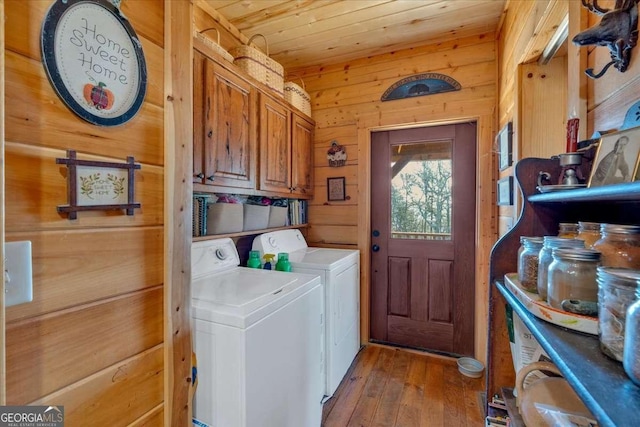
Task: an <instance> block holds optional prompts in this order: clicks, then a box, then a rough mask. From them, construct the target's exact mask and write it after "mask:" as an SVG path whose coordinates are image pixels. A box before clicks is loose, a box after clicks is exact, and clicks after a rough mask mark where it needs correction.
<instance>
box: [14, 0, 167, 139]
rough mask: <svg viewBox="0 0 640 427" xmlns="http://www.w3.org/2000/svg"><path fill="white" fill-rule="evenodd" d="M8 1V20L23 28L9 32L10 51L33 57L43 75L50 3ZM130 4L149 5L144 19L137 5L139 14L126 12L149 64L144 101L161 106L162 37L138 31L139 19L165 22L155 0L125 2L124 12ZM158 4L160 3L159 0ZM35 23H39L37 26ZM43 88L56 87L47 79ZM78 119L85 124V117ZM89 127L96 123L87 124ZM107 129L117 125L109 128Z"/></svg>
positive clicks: (26, 58) (158, 22) (149, 21)
mask: <svg viewBox="0 0 640 427" xmlns="http://www.w3.org/2000/svg"><path fill="white" fill-rule="evenodd" d="M9 3H10V5H11V7H10V8H9V9H8V14H7V20H11V21H12V24H11V26H12V28H20V31H17V32H15V33H8V35H7V42H6V47H7V50H10V51H12V52H14V53H15V54H17V55H19V56H23V57H24V60H28V59H31V60H33V62H34V63H35V64H36V66H35V68H36V69H37V70H36V71H37V72H39V73H42V75H44V73H45V71H44V67H43V66H42V57H41V48H40V33H41V31H42V25H41V22H42V21H43V20H44V17H45V15H46V12H47V10H48V9H49V6H50V5H51V3H49V2H46V1H28V2H23V1H16V0H11V1H10V2H9ZM131 4H136V5H142V4H147V5H148V6H149V11H148V12H147V13H145V14H144V18H142V19H141V20H140V21H136V19H140V18H141V13H142V12H143V11H142V10H141V9H139V8H137V7H136V8H134V9H138V10H137V11H136V14H135V15H133V16H132V15H129V14H127V18H129V19H130V20H131V22H133V25H134V29H135V30H136V33H137V34H138V37H139V39H140V42H141V43H142V49H143V51H144V57H145V62H146V65H147V92H146V95H145V103H151V104H153V105H156V106H159V107H162V103H163V101H162V85H161V82H162V71H163V70H162V56H163V48H162V40H160V43H157V40H149V39H148V38H146V37H145V36H144V34H142V33H140V32H138V27H139V26H138V22H146V23H155V25H160V23H161V22H162V21H161V20H160V21H155V17H154V16H153V15H155V14H156V12H157V9H158V8H157V7H156V8H153V7H151V6H150V5H151V4H152V0H144V1H134V2H124V6H125V7H124V8H123V12H124V13H125V14H126V13H127V12H126V9H127V7H126V6H128V5H131ZM155 4H156V5H157V2H156V3H155ZM160 10H162V9H160ZM34 23H38V24H37V25H34ZM25 30H26V32H25ZM25 35H26V36H25ZM106 83H108V82H106ZM107 87H108V85H107ZM43 89H48V90H50V91H51V92H52V93H53V88H52V87H51V85H50V84H49V81H48V80H47V79H46V78H45V79H44V81H43ZM32 106H34V104H32ZM65 108H66V107H65ZM71 117H74V118H75V115H73V114H72V115H71ZM78 120H80V121H81V122H82V123H84V121H83V120H81V119H78ZM130 125H131V123H128V124H125V125H124V127H127V126H130ZM87 126H93V125H90V124H87ZM94 127H95V126H94ZM108 129H114V128H113V127H110V128H108Z"/></svg>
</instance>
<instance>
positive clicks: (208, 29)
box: [200, 27, 220, 44]
mask: <svg viewBox="0 0 640 427" xmlns="http://www.w3.org/2000/svg"><path fill="white" fill-rule="evenodd" d="M211 30H214V31H215V32H216V34H217V35H218V42H217V43H218V44H220V31H218V29H217V28H216V27H211V28H205V29H204V30H202V31H200V34H204V33H206V32H207V31H211Z"/></svg>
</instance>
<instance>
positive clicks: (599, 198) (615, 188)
mask: <svg viewBox="0 0 640 427" xmlns="http://www.w3.org/2000/svg"><path fill="white" fill-rule="evenodd" d="M528 200H529V201H530V202H531V203H575V202H603V201H607V202H610V201H616V202H626V201H638V200H640V181H636V182H629V183H624V184H613V185H606V186H602V187H594V188H584V189H582V188H581V189H577V190H566V191H557V192H553V193H545V194H532V195H531V196H529V199H528Z"/></svg>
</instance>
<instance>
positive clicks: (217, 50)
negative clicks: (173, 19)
mask: <svg viewBox="0 0 640 427" xmlns="http://www.w3.org/2000/svg"><path fill="white" fill-rule="evenodd" d="M211 30H215V32H216V34H217V35H218V41H217V42H214V41H213V40H211V39H210V38H209V37H207V36H205V35H204V33H205V32H207V31H211ZM195 36H196V38H197V39H198V40H200V41H201V42H203V43H204V44H205V45H207V46H208V47H210V48H211V50H213V51H214V52H215V53H217V54H218V55H220V56H222V57H223V58H224V59H226V60H227V61H229V62H233V56H232V55H231V54H230V53H229V52H227V51H226V50H224V48H223V47H222V46H220V31H218V29H217V28H213V27H212V28H205V29H204V30H202V31H200V32H197V31H196V32H195Z"/></svg>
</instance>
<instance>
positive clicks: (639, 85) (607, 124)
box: [587, 78, 640, 136]
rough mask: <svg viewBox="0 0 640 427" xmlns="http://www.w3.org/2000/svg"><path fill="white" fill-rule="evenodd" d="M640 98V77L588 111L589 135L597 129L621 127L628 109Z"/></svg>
mask: <svg viewBox="0 0 640 427" xmlns="http://www.w3.org/2000/svg"><path fill="white" fill-rule="evenodd" d="M639 99H640V78H637V79H635V80H634V82H633V83H632V84H630V85H628V86H627V87H626V89H625V90H624V91H616V92H615V93H613V94H612V95H611V96H609V97H608V98H607V99H606V100H605V101H604V102H602V103H601V104H600V105H598V106H597V107H596V108H594V109H593V110H590V111H589V112H588V113H587V123H588V130H587V132H588V136H591V135H592V134H593V132H595V131H605V130H613V129H619V128H620V126H621V125H622V123H623V122H624V116H625V114H626V112H627V110H628V109H629V108H630V107H631V106H632V105H633V104H635V103H636V102H637V101H638V100H639Z"/></svg>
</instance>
